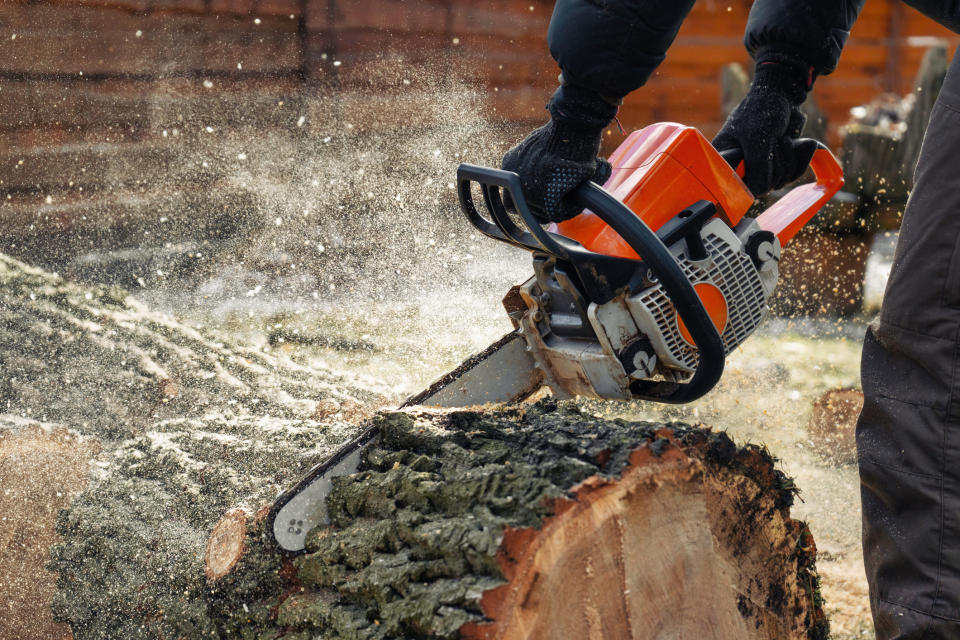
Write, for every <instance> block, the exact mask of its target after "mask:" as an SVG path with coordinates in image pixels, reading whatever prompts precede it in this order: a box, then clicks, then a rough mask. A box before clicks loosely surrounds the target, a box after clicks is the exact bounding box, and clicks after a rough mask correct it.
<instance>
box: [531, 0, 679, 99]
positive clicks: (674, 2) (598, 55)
mask: <svg viewBox="0 0 960 640" xmlns="http://www.w3.org/2000/svg"><path fill="white" fill-rule="evenodd" d="M693 3H694V0H606V1H605V2H597V1H595V0H593V1H591V0H557V3H556V5H555V6H554V9H553V17H552V18H551V19H550V28H549V30H548V31H547V44H548V45H549V46H550V54H551V55H552V56H553V58H554V59H555V60H556V61H557V64H559V65H560V68H561V69H562V71H563V77H564V81H565V82H567V83H569V84H571V85H576V86H579V87H583V88H586V89H590V90H593V91H595V92H597V93H600V94H603V95H604V96H608V97H611V98H612V99H614V100H619V99H621V98H623V97H624V96H625V95H627V94H628V93H630V92H631V91H633V90H635V89H638V88H639V87H641V86H643V85H644V84H645V83H646V81H647V79H648V78H649V77H650V74H651V73H653V71H654V69H656V68H657V67H658V66H659V65H660V63H661V62H663V59H664V56H665V55H666V53H667V49H668V48H669V47H670V45H671V44H672V43H673V40H674V38H676V36H677V31H679V30H680V25H681V24H682V23H683V20H684V18H686V17H687V14H689V13H690V10H691V9H692V8H693Z"/></svg>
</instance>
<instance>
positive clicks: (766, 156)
mask: <svg viewBox="0 0 960 640" xmlns="http://www.w3.org/2000/svg"><path fill="white" fill-rule="evenodd" d="M812 83H813V76H812V70H811V68H810V67H809V66H808V65H806V64H805V63H804V62H802V61H801V60H799V59H797V58H794V57H791V56H789V55H784V54H779V53H768V54H762V53H758V55H757V67H756V73H755V74H754V78H753V84H751V85H750V91H749V92H748V93H747V95H746V97H744V99H743V100H741V101H740V104H739V105H738V106H737V108H736V109H735V110H734V111H733V113H731V114H730V117H729V118H727V121H726V122H725V123H724V125H723V127H722V128H721V129H720V132H719V133H718V134H717V136H716V137H715V138H714V139H713V146H714V147H715V148H716V149H717V150H718V151H726V150H728V149H740V150H742V152H743V160H744V178H743V181H744V183H745V184H746V185H747V188H749V189H750V191H751V192H752V193H753V195H755V196H762V195H763V194H765V193H767V192H768V191H770V190H772V189H779V188H780V187H782V186H783V185H785V184H787V183H789V182H793V181H794V180H796V179H797V178H799V177H800V176H801V175H803V172H804V171H806V169H807V166H808V165H809V164H810V159H811V158H812V157H813V153H814V151H816V150H817V142H816V141H815V140H797V138H799V136H800V132H801V131H802V130H803V125H804V123H805V122H806V116H804V115H803V113H802V112H801V111H800V105H801V104H802V103H803V101H804V99H806V96H807V91H809V90H810V87H811V85H812Z"/></svg>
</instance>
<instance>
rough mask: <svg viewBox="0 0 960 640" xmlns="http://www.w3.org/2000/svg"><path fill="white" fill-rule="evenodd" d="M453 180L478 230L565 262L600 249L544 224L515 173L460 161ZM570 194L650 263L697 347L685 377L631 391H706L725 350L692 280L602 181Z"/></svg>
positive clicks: (671, 395)
mask: <svg viewBox="0 0 960 640" xmlns="http://www.w3.org/2000/svg"><path fill="white" fill-rule="evenodd" d="M457 182H458V185H459V188H458V192H459V197H460V206H461V208H462V209H463V212H464V213H465V214H466V216H467V218H468V219H469V220H470V223H471V224H472V225H473V226H474V227H476V228H477V229H478V230H479V231H480V232H481V233H484V234H486V235H488V236H490V237H491V238H495V239H497V240H500V241H501V242H507V243H509V244H513V245H515V246H517V247H520V248H523V249H526V250H528V251H538V252H543V253H547V254H550V255H554V256H556V257H558V258H560V259H563V260H567V261H569V262H574V261H576V260H578V259H580V260H583V259H585V258H586V257H588V256H598V255H599V254H595V253H593V252H591V251H587V250H586V249H585V248H584V247H583V246H582V245H580V244H579V243H578V242H576V241H574V240H571V239H570V238H567V237H565V236H562V235H559V234H555V233H551V232H549V231H546V230H544V229H543V227H541V226H540V223H539V221H538V220H537V219H536V218H535V217H534V216H533V213H532V212H531V211H530V207H529V206H528V205H527V202H526V199H525V198H524V197H523V189H522V187H521V185H520V177H519V176H518V175H517V174H515V173H513V172H510V171H503V170H500V169H490V168H487V167H478V166H475V165H469V164H462V165H460V167H459V168H458V169H457ZM474 182H475V183H477V184H478V185H479V186H480V189H481V192H482V193H483V198H484V203H485V204H486V207H487V211H488V212H489V213H490V216H491V220H488V219H486V218H484V217H483V216H481V215H480V213H479V212H478V211H477V208H476V206H475V205H474V203H473V194H472V191H471V184H472V183H474ZM501 190H503V192H505V193H506V194H507V195H508V196H509V198H510V199H511V200H512V201H513V205H514V208H515V209H516V211H517V214H519V216H520V218H521V219H522V221H523V223H524V226H525V227H526V229H521V228H520V227H519V226H518V225H517V224H516V223H515V222H514V221H513V219H512V218H511V217H510V215H509V214H508V213H507V211H506V208H505V207H504V205H503V196H502V195H501V193H500V191H501ZM571 195H572V197H573V198H574V199H575V200H576V202H577V203H578V204H579V205H581V206H583V207H584V208H587V209H590V211H592V212H593V213H595V214H596V215H597V216H598V217H600V219H601V220H603V221H604V222H606V223H607V224H608V225H610V227H611V228H612V229H613V230H614V231H616V232H617V233H618V234H620V236H621V237H622V238H623V239H624V240H625V241H626V242H627V244H629V245H630V247H631V248H632V249H633V250H634V251H635V252H636V253H637V255H638V256H640V258H641V260H642V262H638V263H637V269H638V270H639V269H644V268H649V269H650V270H651V271H652V272H653V275H654V276H655V277H656V278H657V279H658V280H659V282H660V284H661V285H662V286H663V288H664V290H665V291H666V293H667V296H668V297H669V298H670V300H671V301H672V302H673V304H674V306H675V307H676V310H677V313H678V314H679V315H680V317H681V318H682V319H683V322H684V324H685V325H686V327H687V329H688V330H689V331H690V335H691V337H692V338H693V341H694V344H695V346H696V347H697V349H698V350H699V353H700V357H699V359H698V362H697V368H696V370H695V371H694V374H693V377H692V378H691V380H690V382H688V383H685V384H682V383H675V382H663V381H646V380H642V381H637V382H634V383H633V385H631V392H632V393H633V395H634V396H635V397H636V398H639V399H643V400H652V401H655V402H664V403H670V404H681V403H686V402H691V401H693V400H696V399H697V398H700V397H701V396H703V395H705V394H706V393H707V392H709V391H710V390H711V389H712V388H713V387H714V386H715V385H716V384H717V382H718V381H719V380H720V376H721V375H723V367H724V361H725V359H726V351H725V349H724V346H723V340H722V339H721V338H720V334H719V333H717V329H716V327H715V326H714V325H713V321H712V320H711V319H710V316H709V315H708V314H707V311H706V309H705V308H704V306H703V303H702V302H701V301H700V298H699V296H697V293H696V291H695V290H694V288H693V283H691V282H690V281H689V280H688V279H687V277H686V276H685V275H684V273H683V270H682V269H681V268H680V265H679V264H678V263H677V261H676V259H675V258H674V257H673V254H671V253H670V251H669V250H668V249H667V247H666V246H665V245H664V244H663V242H662V241H661V240H660V238H658V237H657V235H656V234H655V233H654V232H653V231H652V230H651V229H650V227H648V226H647V225H646V223H645V222H644V221H643V220H641V219H640V218H639V217H638V216H637V215H636V214H634V213H633V211H631V210H630V209H629V208H628V207H627V206H626V205H624V204H623V203H622V202H620V201H619V200H617V199H616V198H614V197H613V196H612V195H610V194H609V193H608V192H607V191H606V190H605V189H603V187H601V186H600V185H598V184H596V183H594V182H589V181H588V182H585V183H583V184H581V185H580V186H579V187H577V188H576V189H575V190H574V191H573V192H572V194H571Z"/></svg>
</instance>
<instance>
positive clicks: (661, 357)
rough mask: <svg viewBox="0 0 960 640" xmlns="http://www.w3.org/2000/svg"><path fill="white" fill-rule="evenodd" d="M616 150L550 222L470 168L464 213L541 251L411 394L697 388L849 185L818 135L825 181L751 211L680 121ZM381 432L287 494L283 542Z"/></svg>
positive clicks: (726, 163) (276, 518)
mask: <svg viewBox="0 0 960 640" xmlns="http://www.w3.org/2000/svg"><path fill="white" fill-rule="evenodd" d="M609 161H610V163H611V166H612V169H613V171H612V173H611V176H610V178H609V179H608V180H607V182H606V183H605V184H604V185H603V186H602V187H601V186H600V185H597V184H595V183H593V182H585V183H584V184H582V185H581V186H579V187H578V188H577V189H576V190H575V191H574V192H573V194H572V197H573V198H575V200H576V202H577V203H578V205H580V206H582V207H583V212H582V213H581V214H579V215H578V216H576V217H574V218H572V219H570V220H567V221H565V222H561V223H559V224H550V225H547V226H546V227H544V226H542V225H541V224H540V222H539V221H538V220H537V219H536V218H535V217H534V215H533V213H532V212H531V210H530V207H529V206H528V205H527V202H526V200H525V199H524V195H523V191H522V189H521V186H520V178H519V176H517V174H515V173H511V172H507V171H502V170H498V169H490V168H485V167H479V166H473V165H469V164H462V165H460V167H459V169H458V170H457V185H458V193H459V200H460V207H461V209H462V210H463V212H464V213H465V214H466V217H467V220H468V221H469V222H470V224H471V225H473V226H474V227H475V228H476V229H477V230H479V231H480V232H481V233H483V234H484V235H487V236H489V237H491V238H494V239H495V240H499V241H501V242H505V243H508V244H511V245H513V246H515V247H518V248H520V249H523V250H526V251H529V252H530V253H531V254H532V256H533V272H534V275H533V277H531V278H530V279H529V280H527V281H526V282H524V283H523V284H520V285H517V286H514V287H513V288H512V289H511V290H510V292H509V293H508V294H507V296H506V297H505V298H504V301H503V304H504V307H505V309H506V312H507V315H508V316H509V317H510V320H511V321H512V323H513V326H514V330H513V331H511V332H510V333H508V334H506V335H505V336H503V337H502V338H500V339H499V340H497V341H496V342H494V343H493V344H492V345H490V346H489V347H487V348H486V349H485V350H483V351H482V352H480V353H478V354H475V355H473V356H471V357H470V358H468V359H467V360H466V361H465V362H464V363H463V364H461V365H460V366H459V367H457V368H456V369H454V370H453V371H451V372H450V373H447V374H446V375H444V376H443V377H441V378H439V379H438V380H436V381H435V382H434V383H433V384H431V385H430V386H429V387H428V388H427V389H425V390H424V391H422V392H420V393H418V394H416V395H414V396H412V397H410V398H408V399H407V400H406V401H405V402H404V403H403V405H402V406H404V407H407V406H414V405H423V406H436V407H464V406H471V405H481V404H487V403H499V402H519V401H522V400H524V399H525V398H527V397H529V396H530V395H532V394H534V393H536V392H537V391H539V390H540V389H542V388H543V387H549V389H550V391H551V392H552V393H553V395H554V396H556V397H558V398H571V397H575V396H587V397H592V398H602V399H615V400H628V399H642V400H651V401H655V402H664V403H686V402H691V401H693V400H696V399H697V398H700V397H701V396H703V395H704V394H706V393H707V392H709V391H710V390H711V389H712V388H713V387H714V386H715V385H716V384H717V382H718V381H719V379H720V377H721V375H722V373H723V367H724V361H725V358H726V355H727V354H728V353H730V352H731V351H732V350H733V349H735V348H736V347H737V346H738V345H740V344H741V343H742V342H743V341H744V340H746V338H747V337H748V336H749V335H750V334H751V333H753V331H754V330H755V329H756V328H757V326H758V325H759V324H760V321H761V320H762V319H763V317H764V314H765V312H766V310H767V301H768V300H769V299H770V296H771V295H772V294H773V291H774V288H775V286H776V284H777V278H778V275H779V259H780V251H781V248H782V247H783V246H784V245H786V244H787V243H788V242H789V241H790V240H791V238H793V236H794V235H795V234H796V233H797V231H799V230H800V228H801V227H803V225H804V224H806V223H807V222H808V221H809V220H810V219H811V218H812V217H813V216H814V215H815V214H816V213H817V211H819V210H820V208H821V207H823V205H824V204H826V202H827V201H828V200H829V199H830V198H831V197H833V195H834V194H835V193H836V192H837V191H839V190H840V188H841V187H842V186H843V171H842V169H841V167H840V164H839V163H838V162H837V159H836V158H835V157H834V156H833V154H832V153H831V152H830V151H829V150H828V149H827V148H826V147H825V146H823V145H822V144H821V145H819V147H818V149H817V151H816V152H815V153H814V155H813V158H812V160H811V162H810V167H811V169H812V170H813V172H814V174H815V176H816V181H815V182H813V183H808V184H804V185H800V186H797V187H795V188H793V189H792V190H790V191H789V192H788V193H786V194H785V195H784V196H782V197H781V198H780V199H779V200H777V201H776V202H775V203H774V204H772V205H771V206H770V207H769V208H767V209H766V210H765V211H763V213H761V214H760V215H759V216H757V217H755V218H753V217H748V216H746V215H745V214H746V213H747V211H748V209H750V207H751V206H752V205H753V203H754V197H753V194H751V193H750V191H749V190H748V189H747V187H746V186H745V185H744V184H743V182H742V180H741V176H742V169H743V167H742V153H741V152H740V151H739V150H735V151H733V152H726V153H724V154H721V153H719V152H718V151H716V150H715V149H714V148H713V146H712V145H711V144H710V142H709V141H708V140H707V139H706V138H704V137H703V135H702V134H701V133H700V132H699V131H697V130H696V129H694V128H692V127H686V126H682V125H679V124H674V123H660V124H655V125H651V126H649V127H646V128H644V129H641V130H638V131H634V132H633V133H632V134H630V135H629V136H628V137H627V138H626V139H625V140H624V142H623V143H622V144H621V145H620V146H619V147H618V148H617V149H616V151H614V152H613V154H612V155H611V156H610V158H609ZM478 196H479V197H478ZM480 201H482V203H483V206H482V207H481V208H479V209H478V206H477V203H478V202H480ZM481 210H482V213H481ZM378 439H379V433H378V431H377V430H376V428H370V429H368V430H366V431H365V432H363V433H362V434H361V435H360V436H359V437H357V438H356V439H354V440H353V441H351V442H349V443H348V444H347V445H345V446H344V447H342V448H341V449H340V450H339V451H337V452H336V453H335V454H334V455H333V456H332V457H330V458H328V459H327V460H324V461H323V462H322V463H320V464H318V465H317V466H315V467H314V468H313V469H311V470H310V471H309V472H308V473H307V475H306V476H304V477H303V478H302V479H301V480H300V482H299V483H297V485H296V486H294V487H293V488H291V489H289V490H287V491H285V492H283V493H282V494H280V496H279V497H278V498H277V500H276V502H275V503H274V505H273V507H272V509H271V511H270V513H269V515H268V520H267V535H268V536H269V535H272V536H273V539H274V542H275V543H276V545H277V547H279V549H280V550H282V551H283V552H286V553H288V554H297V553H302V552H303V551H304V545H305V539H306V536H307V533H308V532H309V531H310V529H312V528H314V527H316V526H318V525H322V524H326V523H328V522H329V520H328V517H327V513H326V497H327V495H328V494H329V492H330V490H331V489H332V479H333V478H336V477H339V476H344V475H349V474H351V473H354V472H356V470H357V469H358V466H359V464H360V461H361V458H362V456H363V453H364V452H365V451H366V450H367V449H368V448H370V447H371V446H373V445H375V444H376V443H377V442H378Z"/></svg>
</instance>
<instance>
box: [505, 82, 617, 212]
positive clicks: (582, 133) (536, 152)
mask: <svg viewBox="0 0 960 640" xmlns="http://www.w3.org/2000/svg"><path fill="white" fill-rule="evenodd" d="M547 110H548V111H549V112H550V122H548V123H547V124H546V125H544V126H542V127H540V128H539V129H536V130H535V131H533V133H531V134H530V135H528V136H527V137H526V139H525V140H523V142H521V143H520V144H518V145H517V146H515V147H513V148H512V149H510V151H508V152H507V154H506V155H505V156H503V162H502V163H501V166H502V167H503V168H504V169H505V170H507V171H513V172H515V173H517V174H518V175H519V176H520V184H521V186H522V187H523V195H524V196H525V197H526V200H527V204H528V205H530V209H531V211H532V212H533V214H534V215H535V216H536V217H537V219H539V220H540V221H542V222H561V221H563V220H568V219H570V218H572V217H574V216H575V215H577V214H579V213H580V212H581V211H583V207H580V206H578V205H576V204H575V203H573V202H572V201H571V200H570V199H569V198H567V197H566V196H567V195H568V194H569V193H570V192H571V191H573V190H574V189H575V188H576V187H577V186H579V185H580V183H582V182H584V181H585V180H593V181H594V182H598V183H600V184H603V183H604V182H606V181H607V178H609V177H610V170H611V169H610V163H609V162H607V161H606V160H603V159H601V158H598V157H597V153H598V152H599V151H600V140H601V137H602V136H603V129H604V128H605V127H606V126H607V125H608V124H610V121H611V120H613V118H614V116H616V115H617V107H616V105H615V104H613V103H611V102H608V101H607V100H605V99H604V98H602V97H600V95H599V94H597V93H594V92H592V91H590V90H587V89H583V88H580V87H574V86H569V85H567V86H563V87H560V88H559V89H557V92H556V93H555V94H553V98H552V99H551V100H550V103H549V104H548V105H547Z"/></svg>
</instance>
